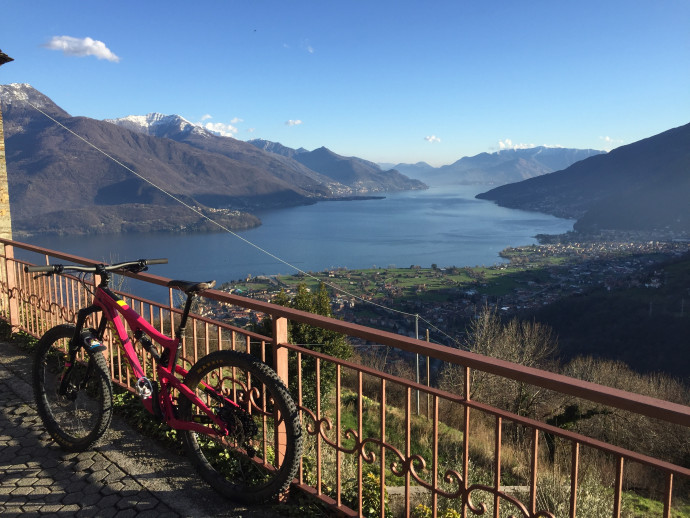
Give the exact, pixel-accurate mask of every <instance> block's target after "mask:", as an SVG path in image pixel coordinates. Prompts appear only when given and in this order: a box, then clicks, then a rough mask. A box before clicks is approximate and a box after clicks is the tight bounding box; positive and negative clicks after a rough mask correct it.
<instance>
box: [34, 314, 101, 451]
mask: <svg viewBox="0 0 690 518" xmlns="http://www.w3.org/2000/svg"><path fill="white" fill-rule="evenodd" d="M73 336H74V326H72V325H59V326H56V327H53V328H52V329H50V330H48V331H47V332H46V334H44V335H43V337H42V338H41V339H40V340H39V341H38V344H37V346H36V350H35V356H34V364H33V385H34V397H35V398H36V405H37V407H38V414H39V415H40V416H41V419H42V420H43V424H44V425H45V427H46V429H47V430H48V433H49V434H50V436H51V437H52V438H53V439H55V442H57V443H58V444H59V445H60V446H61V447H62V448H63V449H64V450H67V451H84V450H86V449H87V448H88V447H89V446H91V445H92V444H93V443H94V442H96V441H97V440H98V439H99V438H100V437H101V436H102V435H103V434H104V433H105V431H106V430H107V429H108V426H109V425H110V421H111V419H112V415H113V402H112V397H113V392H112V384H111V382H110V375H109V373H108V365H107V363H106V361H105V357H104V356H103V353H101V352H99V351H88V354H86V355H85V358H84V359H83V360H77V362H75V364H74V365H73V366H72V369H71V370H69V372H67V370H66V368H65V362H66V361H68V356H67V350H68V348H67V345H68V343H69V341H70V339H71V338H72V337H73ZM64 376H67V379H65V380H64V382H63V377H64ZM61 386H62V388H63V390H60V388H61Z"/></svg>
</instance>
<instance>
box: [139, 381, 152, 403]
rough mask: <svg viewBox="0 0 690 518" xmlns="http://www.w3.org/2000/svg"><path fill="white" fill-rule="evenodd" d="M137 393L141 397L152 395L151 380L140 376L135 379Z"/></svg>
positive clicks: (146, 397)
mask: <svg viewBox="0 0 690 518" xmlns="http://www.w3.org/2000/svg"><path fill="white" fill-rule="evenodd" d="M137 393H138V394H139V397H140V398H141V399H148V398H150V397H151V396H152V395H153V385H151V380H149V379H148V378H145V377H143V376H142V377H141V378H139V379H138V380H137Z"/></svg>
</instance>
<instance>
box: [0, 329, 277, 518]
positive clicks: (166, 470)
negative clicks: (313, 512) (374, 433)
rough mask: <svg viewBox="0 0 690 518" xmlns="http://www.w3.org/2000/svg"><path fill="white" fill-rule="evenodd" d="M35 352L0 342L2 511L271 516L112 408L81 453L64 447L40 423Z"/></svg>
mask: <svg viewBox="0 0 690 518" xmlns="http://www.w3.org/2000/svg"><path fill="white" fill-rule="evenodd" d="M30 373H31V358H30V357H29V356H28V355H27V353H25V352H24V351H22V350H21V349H19V348H18V347H17V346H16V345H14V344H11V343H6V342H0V514H1V515H2V516H3V517H4V518H9V517H13V516H17V517H18V516H38V515H40V516H44V515H46V516H104V517H109V516H113V517H130V516H131V517H134V516H136V517H138V518H146V517H147V516H151V517H157V518H173V517H183V516H193V517H206V516H208V517H211V516H214V517H215V516H233V517H238V518H270V517H276V516H280V515H279V514H277V513H276V512H275V511H274V510H273V509H272V508H271V506H269V505H266V506H253V507H251V508H249V509H248V508H246V507H238V506H236V505H234V504H233V503H231V502H229V501H228V500H226V499H224V498H223V497H221V496H220V495H218V494H217V493H216V492H214V491H213V490H212V489H211V488H210V487H209V486H207V485H206V484H205V483H204V482H203V481H201V480H199V479H198V478H197V476H196V472H195V471H194V469H193V468H192V466H191V465H190V463H189V461H188V460H187V458H186V457H184V456H178V455H176V454H175V453H173V452H171V451H169V450H166V449H164V448H162V447H160V446H159V445H157V444H155V443H153V442H152V440H151V439H147V438H145V437H143V436H142V435H140V434H139V433H137V432H136V431H135V430H133V429H132V428H131V427H130V426H129V425H127V424H126V423H125V422H123V421H122V419H119V418H118V416H115V418H114V419H113V423H112V425H111V428H110V430H109V431H108V432H107V434H106V435H105V436H104V437H103V438H102V439H101V440H100V441H99V442H98V443H97V444H96V446H95V447H94V448H93V449H91V450H89V451H86V452H83V453H66V452H64V451H63V450H61V449H60V448H59V447H58V446H57V445H55V444H54V443H53V442H52V440H51V439H50V438H49V437H48V435H47V433H46V432H45V430H44V429H43V425H42V423H41V420H40V418H39V416H38V414H37V412H36V409H35V404H34V401H33V391H32V389H31V385H30V379H31V375H30Z"/></svg>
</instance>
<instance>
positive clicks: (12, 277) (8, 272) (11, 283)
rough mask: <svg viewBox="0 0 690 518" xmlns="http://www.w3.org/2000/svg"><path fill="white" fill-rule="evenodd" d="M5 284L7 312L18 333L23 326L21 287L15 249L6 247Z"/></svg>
mask: <svg viewBox="0 0 690 518" xmlns="http://www.w3.org/2000/svg"><path fill="white" fill-rule="evenodd" d="M4 248H5V253H4V254H3V256H4V261H5V283H6V286H7V294H6V295H5V296H6V297H7V311H8V313H9V315H8V318H9V322H10V326H11V327H12V332H15V331H18V330H19V326H20V324H21V322H20V319H19V287H18V286H17V276H16V271H15V264H14V247H13V246H11V245H5V247H4Z"/></svg>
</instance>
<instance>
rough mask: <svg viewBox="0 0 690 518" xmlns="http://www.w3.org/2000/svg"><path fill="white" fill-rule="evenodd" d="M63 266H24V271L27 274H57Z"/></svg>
mask: <svg viewBox="0 0 690 518" xmlns="http://www.w3.org/2000/svg"><path fill="white" fill-rule="evenodd" d="M60 266H61V265H58V264H47V265H43V266H40V265H39V266H24V271H25V272H26V273H34V272H56V271H57V270H58V267H60Z"/></svg>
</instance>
